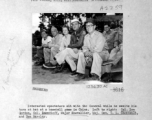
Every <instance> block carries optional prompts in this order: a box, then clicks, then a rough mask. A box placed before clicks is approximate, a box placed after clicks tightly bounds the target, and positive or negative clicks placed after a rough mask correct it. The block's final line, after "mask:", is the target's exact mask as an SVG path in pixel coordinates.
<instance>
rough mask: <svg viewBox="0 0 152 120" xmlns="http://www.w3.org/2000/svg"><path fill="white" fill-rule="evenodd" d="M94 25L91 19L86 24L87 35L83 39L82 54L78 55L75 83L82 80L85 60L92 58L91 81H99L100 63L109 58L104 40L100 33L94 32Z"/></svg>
mask: <svg viewBox="0 0 152 120" xmlns="http://www.w3.org/2000/svg"><path fill="white" fill-rule="evenodd" d="M95 28H96V25H95V21H94V20H93V19H88V20H87V22H86V30H87V32H88V34H87V35H86V36H85V38H84V45H83V50H82V52H80V53H79V58H78V64H77V72H78V73H79V75H78V76H77V77H76V78H75V81H79V80H81V79H84V78H85V76H84V74H85V67H86V63H87V60H88V59H86V58H88V57H90V58H91V57H92V60H93V61H92V66H91V74H92V75H93V77H92V79H93V80H99V79H100V78H101V73H102V68H101V67H102V63H103V61H107V60H108V58H109V52H108V50H107V49H106V48H107V44H106V40H105V38H104V37H103V35H102V33H100V32H98V31H96V30H95Z"/></svg>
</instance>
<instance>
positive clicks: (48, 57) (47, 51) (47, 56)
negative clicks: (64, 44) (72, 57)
mask: <svg viewBox="0 0 152 120" xmlns="http://www.w3.org/2000/svg"><path fill="white" fill-rule="evenodd" d="M43 52H44V60H45V63H49V62H55V59H54V57H55V55H56V54H57V53H58V52H59V48H58V47H51V48H44V49H43Z"/></svg>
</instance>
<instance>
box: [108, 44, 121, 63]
mask: <svg viewBox="0 0 152 120" xmlns="http://www.w3.org/2000/svg"><path fill="white" fill-rule="evenodd" d="M122 54H123V47H122V46H120V50H117V49H116V48H114V49H113V50H112V51H111V53H110V56H109V60H113V61H114V62H113V64H114V65H116V64H117V63H118V62H119V60H120V59H121V58H122Z"/></svg>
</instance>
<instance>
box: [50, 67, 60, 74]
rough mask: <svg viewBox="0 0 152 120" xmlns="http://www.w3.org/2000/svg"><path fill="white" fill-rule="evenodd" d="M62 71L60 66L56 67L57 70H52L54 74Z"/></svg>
mask: <svg viewBox="0 0 152 120" xmlns="http://www.w3.org/2000/svg"><path fill="white" fill-rule="evenodd" d="M60 72H62V70H60V69H59V68H55V70H54V71H53V72H52V74H56V73H60Z"/></svg>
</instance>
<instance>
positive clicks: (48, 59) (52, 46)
mask: <svg viewBox="0 0 152 120" xmlns="http://www.w3.org/2000/svg"><path fill="white" fill-rule="evenodd" d="M51 33H52V36H53V38H52V42H50V43H49V45H48V48H45V49H44V60H45V64H43V67H45V68H55V67H56V66H55V65H54V62H55V59H54V56H55V55H56V54H57V53H58V52H59V48H60V44H61V40H62V37H63V35H62V34H59V33H58V29H57V27H55V26H52V28H51Z"/></svg>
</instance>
